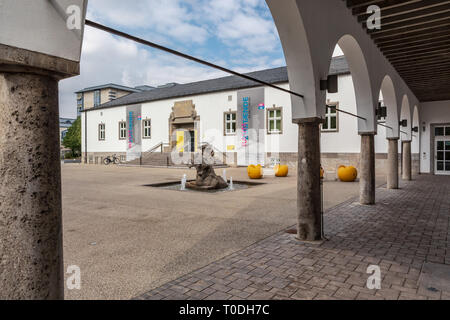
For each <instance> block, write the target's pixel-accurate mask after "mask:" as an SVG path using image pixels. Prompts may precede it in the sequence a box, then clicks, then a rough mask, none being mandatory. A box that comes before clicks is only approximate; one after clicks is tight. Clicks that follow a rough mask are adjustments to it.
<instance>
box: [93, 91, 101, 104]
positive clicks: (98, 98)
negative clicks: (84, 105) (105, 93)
mask: <svg viewBox="0 0 450 320" xmlns="http://www.w3.org/2000/svg"><path fill="white" fill-rule="evenodd" d="M100 104H101V93H100V90H95V91H94V108H95V107H98V106H99V105H100Z"/></svg>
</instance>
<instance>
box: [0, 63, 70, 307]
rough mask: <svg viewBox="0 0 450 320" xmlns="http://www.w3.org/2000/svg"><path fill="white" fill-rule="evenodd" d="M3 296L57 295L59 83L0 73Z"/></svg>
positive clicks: (60, 269) (59, 247)
mask: <svg viewBox="0 0 450 320" xmlns="http://www.w3.org/2000/svg"><path fill="white" fill-rule="evenodd" d="M0 106H1V112H0V288H1V289H0V299H62V298H63V294H64V288H63V282H64V281H63V256H62V216H61V213H62V209H61V173H60V170H61V163H60V158H59V153H60V151H59V149H60V148H59V121H58V117H59V114H58V113H59V112H58V80H56V79H55V78H53V77H50V76H49V75H44V74H40V75H39V74H34V73H33V74H32V73H21V72H0Z"/></svg>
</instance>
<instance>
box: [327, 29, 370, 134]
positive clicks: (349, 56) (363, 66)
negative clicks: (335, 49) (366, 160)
mask: <svg viewBox="0 0 450 320" xmlns="http://www.w3.org/2000/svg"><path fill="white" fill-rule="evenodd" d="M337 45H339V47H340V48H341V50H342V52H343V53H344V56H345V58H346V60H347V63H348V67H349V69H350V73H351V75H352V80H353V87H354V90H355V97H356V110H357V114H358V116H360V117H363V118H365V119H366V120H362V119H358V130H359V131H360V133H361V132H366V133H367V132H373V133H376V130H377V128H376V126H375V121H376V119H375V110H374V105H373V101H374V99H373V95H372V83H371V80H370V74H369V69H368V67H367V62H366V58H365V56H364V53H363V51H362V49H361V47H360V45H359V43H358V41H357V40H356V39H355V38H354V37H353V36H352V35H349V34H346V35H344V36H342V37H341V38H340V39H339V40H338V42H337ZM330 63H331V58H330ZM362 128H364V130H362ZM367 129H368V130H367Z"/></svg>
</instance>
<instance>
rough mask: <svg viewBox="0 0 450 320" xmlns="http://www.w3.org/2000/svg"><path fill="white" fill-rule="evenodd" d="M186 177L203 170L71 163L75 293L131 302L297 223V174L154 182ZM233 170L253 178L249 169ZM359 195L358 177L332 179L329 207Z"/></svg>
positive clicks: (67, 237) (67, 256)
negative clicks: (214, 183)
mask: <svg viewBox="0 0 450 320" xmlns="http://www.w3.org/2000/svg"><path fill="white" fill-rule="evenodd" d="M184 173H187V174H188V178H194V177H195V170H193V169H192V170H186V169H184V170H183V169H181V170H178V169H149V168H133V167H116V166H109V167H105V166H95V165H91V166H84V165H76V164H65V165H63V168H62V178H63V227H64V230H63V232H64V233H63V235H64V263H65V268H66V270H67V267H68V266H70V265H77V266H79V267H80V268H81V282H82V285H81V290H66V292H65V297H66V298H67V299H131V298H133V297H136V296H137V295H139V294H141V293H143V292H146V291H148V290H151V289H154V288H157V287H159V286H161V285H163V284H165V283H167V282H169V281H172V280H174V279H177V278H179V277H181V276H183V275H185V274H187V273H189V272H192V271H194V270H196V269H198V268H201V267H204V266H206V265H208V264H210V263H212V262H214V261H217V260H219V259H221V258H223V257H225V256H228V255H230V254H232V253H235V252H237V251H240V250H242V249H244V248H246V247H248V246H250V245H252V244H254V243H256V242H258V241H261V240H263V239H265V238H267V237H269V236H272V235H273V234H275V233H277V232H279V231H281V230H284V229H286V228H288V227H289V226H292V225H293V224H295V222H296V213H295V212H296V174H295V172H292V173H291V176H290V177H288V178H275V177H267V178H265V179H263V180H262V181H261V182H262V183H265V184H264V185H261V186H258V187H254V188H250V189H247V190H240V191H234V192H229V193H219V194H203V193H192V192H179V191H173V190H164V189H156V188H150V187H146V186H145V185H146V184H153V183H164V182H168V181H180V180H181V177H182V175H183V174H184ZM217 173H219V174H221V173H222V169H218V170H217ZM227 175H228V177H231V176H232V177H233V179H234V181H237V180H248V177H247V173H246V169H229V170H228V172H227ZM378 183H379V184H383V183H384V178H383V177H380V179H379V181H378ZM358 192H359V185H358V183H340V182H326V183H325V185H324V207H325V208H331V207H333V206H335V205H337V204H339V203H341V202H343V201H345V200H347V199H350V198H353V197H354V196H356V195H357V194H358ZM66 276H67V275H66Z"/></svg>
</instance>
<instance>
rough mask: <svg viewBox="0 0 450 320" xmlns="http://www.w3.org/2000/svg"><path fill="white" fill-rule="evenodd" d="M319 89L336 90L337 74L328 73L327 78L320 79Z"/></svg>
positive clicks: (334, 91) (332, 91)
mask: <svg viewBox="0 0 450 320" xmlns="http://www.w3.org/2000/svg"><path fill="white" fill-rule="evenodd" d="M320 90H322V91H325V90H327V91H328V93H337V92H338V76H337V75H329V76H328V78H327V80H320Z"/></svg>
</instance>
